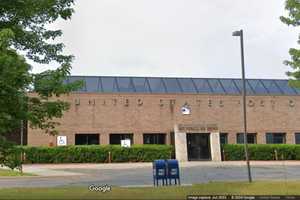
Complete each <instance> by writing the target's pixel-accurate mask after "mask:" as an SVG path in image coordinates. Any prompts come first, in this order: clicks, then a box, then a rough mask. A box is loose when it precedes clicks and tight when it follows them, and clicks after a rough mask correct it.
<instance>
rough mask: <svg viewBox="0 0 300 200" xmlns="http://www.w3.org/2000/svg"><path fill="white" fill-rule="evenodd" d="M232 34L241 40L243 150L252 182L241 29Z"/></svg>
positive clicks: (249, 178)
mask: <svg viewBox="0 0 300 200" xmlns="http://www.w3.org/2000/svg"><path fill="white" fill-rule="evenodd" d="M232 36H239V37H240V40H241V64H242V82H243V92H242V93H243V115H244V150H245V157H246V162H247V171H248V180H249V182H250V183H251V182H252V176H251V168H250V161H249V154H248V141H247V111H246V80H245V61H244V37H243V30H239V31H234V32H233V33H232Z"/></svg>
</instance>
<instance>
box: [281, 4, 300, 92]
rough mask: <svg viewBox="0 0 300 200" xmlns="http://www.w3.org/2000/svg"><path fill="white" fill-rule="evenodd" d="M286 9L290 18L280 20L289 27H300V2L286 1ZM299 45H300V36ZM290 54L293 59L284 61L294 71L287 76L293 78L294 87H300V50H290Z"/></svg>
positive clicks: (284, 17)
mask: <svg viewBox="0 0 300 200" xmlns="http://www.w3.org/2000/svg"><path fill="white" fill-rule="evenodd" d="M285 9H286V10H287V11H288V16H281V17H280V20H281V21H282V22H283V23H285V24H287V25H289V26H294V27H298V26H300V1H299V0H286V2H285ZM298 44H300V35H299V37H298ZM289 54H290V56H291V59H290V60H286V61H284V63H285V64H286V65H288V66H290V67H291V68H292V71H289V72H287V75H288V76H289V77H291V78H292V79H291V80H290V84H291V85H292V86H295V87H300V82H299V80H300V49H296V48H290V50H289Z"/></svg>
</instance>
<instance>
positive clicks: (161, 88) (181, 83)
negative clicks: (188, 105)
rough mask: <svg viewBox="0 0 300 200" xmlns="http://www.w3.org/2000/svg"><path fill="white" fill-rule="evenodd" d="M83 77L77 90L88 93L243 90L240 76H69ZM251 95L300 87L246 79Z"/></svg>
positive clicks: (281, 92)
mask: <svg viewBox="0 0 300 200" xmlns="http://www.w3.org/2000/svg"><path fill="white" fill-rule="evenodd" d="M76 80H83V81H84V83H85V84H84V86H83V87H82V88H81V89H79V90H78V91H77V92H82V93H87V92H96V93H187V94H231V95H238V94H241V91H242V80H241V79H230V78H167V77H122V76H120V77H113V76H69V77H68V78H67V80H66V82H67V83H71V82H74V81H76ZM246 92H247V94H248V95H300V89H298V88H293V87H291V86H289V85H288V80H284V79H247V80H246Z"/></svg>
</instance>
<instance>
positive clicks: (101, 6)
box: [33, 0, 299, 79]
mask: <svg viewBox="0 0 300 200" xmlns="http://www.w3.org/2000/svg"><path fill="white" fill-rule="evenodd" d="M74 8H75V13H74V15H73V17H72V19H71V20H69V21H62V20H60V21H58V22H57V23H55V24H52V25H51V26H50V27H51V28H53V29H62V31H63V36H62V38H61V39H60V41H62V42H63V43H64V44H65V45H66V47H65V53H70V54H73V55H74V56H75V60H74V62H73V68H72V71H71V74H72V75H91V76H165V77H174V76H176V77H216V78H222V77H224V78H239V77H240V76H241V63H240V43H239V38H238V37H233V36H232V32H233V31H235V30H240V29H243V30H244V42H245V44H244V45H245V66H246V77H247V78H280V79H282V78H287V77H286V75H285V72H286V71H288V70H290V68H289V67H288V66H286V65H284V64H283V61H284V60H286V59H289V58H290V57H289V54H288V50H289V48H291V47H297V38H298V33H299V29H297V28H294V27H289V26H287V25H285V24H283V23H282V22H281V21H280V20H279V17H280V16H281V15H285V14H286V12H285V10H284V0H242V1H241V0H126V1H124V0H77V1H76V4H75V6H74ZM53 68H55V64H51V65H44V66H43V65H37V64H33V72H35V73H37V72H41V71H43V70H45V69H53Z"/></svg>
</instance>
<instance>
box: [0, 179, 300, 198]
mask: <svg viewBox="0 0 300 200" xmlns="http://www.w3.org/2000/svg"><path fill="white" fill-rule="evenodd" d="M299 188H300V181H289V182H279V181H272V182H260V181H259V182H254V183H251V184H249V183H246V182H226V183H224V182H214V183H207V184H198V185H193V186H182V187H177V186H168V187H159V188H153V187H146V188H143V187H140V188H120V187H112V190H111V191H110V192H106V193H101V192H95V191H89V190H88V186H87V187H61V188H20V189H0V199H53V200H55V199H131V200H134V199H186V196H187V195H214V194H215V195H217V194H218V195H220V194H221V195H225V194H230V195H247V194H248V195H300V190H299Z"/></svg>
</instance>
